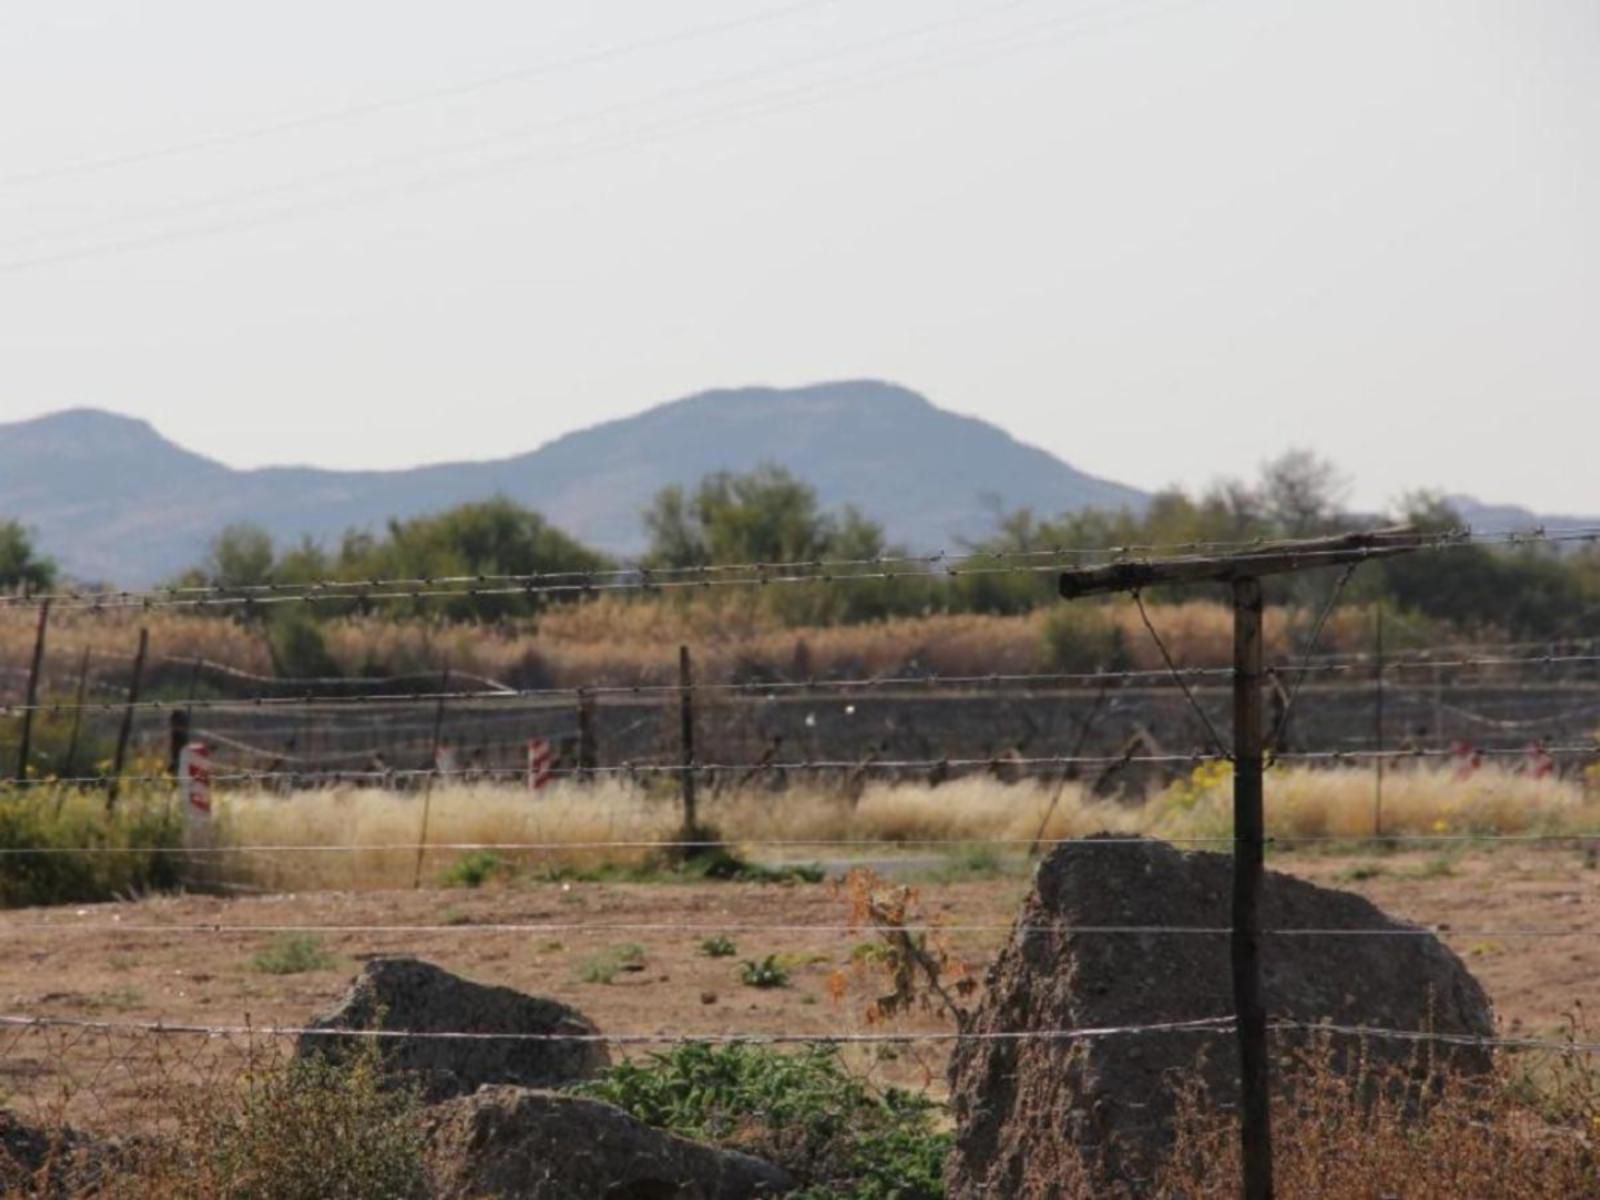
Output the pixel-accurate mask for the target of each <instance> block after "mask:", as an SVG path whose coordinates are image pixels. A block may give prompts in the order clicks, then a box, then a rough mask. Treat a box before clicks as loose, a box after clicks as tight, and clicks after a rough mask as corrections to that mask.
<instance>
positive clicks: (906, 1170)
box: [577, 1044, 950, 1200]
mask: <svg viewBox="0 0 1600 1200" xmlns="http://www.w3.org/2000/svg"><path fill="white" fill-rule="evenodd" d="M577 1090H578V1091H580V1092H582V1093H583V1094H586V1095H590V1096H594V1097H596V1098H597V1099H601V1100H606V1101H609V1102H610V1103H612V1104H615V1105H617V1106H618V1107H620V1108H623V1109H626V1110H627V1111H628V1112H630V1113H632V1114H633V1115H634V1116H635V1117H637V1118H639V1119H640V1120H641V1121H644V1122H646V1123H647V1124H650V1125H654V1126H657V1127H658V1128H662V1129H666V1130H669V1131H671V1132H673V1133H677V1134H681V1135H683V1136H685V1137H690V1138H694V1139H697V1140H701V1141H711V1142H716V1143H719V1144H721V1145H724V1146H728V1147H730V1148H732V1149H736V1150H741V1151H744V1152H745V1153H748V1154H754V1155H756V1156H758V1157H760V1158H764V1159H766V1160H767V1161H769V1162H774V1163H777V1164H778V1165H779V1166H781V1167H783V1168H784V1169H785V1170H787V1171H788V1172H789V1173H790V1174H792V1175H793V1176H794V1177H795V1179H796V1180H797V1181H798V1182H799V1184H800V1186H801V1190H800V1191H798V1192H795V1193H791V1194H792V1195H794V1196H796V1197H803V1198H805V1200H833V1198H835V1197H841V1196H850V1197H853V1198H854V1200H940V1198H941V1197H943V1196H944V1194H945V1193H944V1183H943V1172H944V1160H945V1156H946V1155H947V1154H948V1153H949V1149H950V1135H949V1134H948V1133H945V1132H942V1131H940V1130H939V1129H938V1128H937V1123H938V1116H939V1108H938V1106H937V1105H936V1104H934V1103H933V1101H931V1100H929V1099H927V1098H926V1097H923V1096H920V1095H916V1094H913V1093H911V1092H905V1091H901V1090H899V1089H896V1088H888V1089H885V1090H882V1091H880V1090H878V1089H876V1088H874V1087H872V1086H871V1085H869V1084H867V1083H866V1082H865V1081H864V1080H862V1079H860V1078H859V1077H857V1076H856V1075H854V1074H852V1073H851V1072H850V1071H849V1070H848V1069H847V1068H846V1067H845V1065H844V1063H843V1062H842V1061H841V1059H840V1057H839V1052H838V1050H837V1049H836V1048H834V1047H825V1046H823V1047H813V1048H811V1049H807V1050H802V1051H799V1052H796V1053H785V1052H783V1051H781V1050H777V1049H774V1048H772V1047H770V1046H739V1045H733V1046H704V1045H693V1044H685V1045H680V1046H675V1047H674V1048H673V1049H671V1050H670V1051H667V1052H665V1053H662V1054H655V1055H651V1056H650V1057H648V1058H646V1059H643V1060H629V1061H626V1062H621V1063H618V1064H617V1065H616V1066H614V1067H612V1068H610V1070H608V1071H607V1072H606V1074H605V1075H603V1076H602V1077H601V1078H600V1079H598V1080H596V1081H594V1082H592V1083H588V1084H584V1085H581V1086H580V1087H579V1088H578V1089H577Z"/></svg>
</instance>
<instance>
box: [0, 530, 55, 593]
mask: <svg viewBox="0 0 1600 1200" xmlns="http://www.w3.org/2000/svg"><path fill="white" fill-rule="evenodd" d="M55 578H56V565H55V563H54V562H52V561H51V560H50V559H48V558H45V557H44V556H43V555H41V554H40V553H39V552H38V550H37V549H36V548H35V547H34V544H33V537H32V535H30V534H29V533H28V531H27V530H26V529H24V528H23V527H22V523H21V522H20V521H0V591H19V590H26V591H30V592H36V591H40V590H42V589H44V588H48V587H49V586H50V585H51V584H52V583H54V582H55Z"/></svg>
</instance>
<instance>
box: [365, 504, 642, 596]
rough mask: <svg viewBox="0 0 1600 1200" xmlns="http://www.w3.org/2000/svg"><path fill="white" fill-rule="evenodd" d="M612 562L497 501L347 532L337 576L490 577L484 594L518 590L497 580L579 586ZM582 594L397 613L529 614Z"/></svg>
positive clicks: (516, 506)
mask: <svg viewBox="0 0 1600 1200" xmlns="http://www.w3.org/2000/svg"><path fill="white" fill-rule="evenodd" d="M609 565H610V560H609V559H607V558H606V557H605V556H604V555H603V554H599V553H597V552H596V551H594V550H591V549H589V548H588V547H587V546H584V545H583V544H582V543H580V542H578V541H577V540H575V539H574V538H571V537H569V536H568V535H567V534H565V533H563V532H562V531H561V530H559V529H557V528H556V527H555V526H554V525H551V524H550V523H549V522H548V521H546V520H545V519H544V517H543V516H541V515H540V514H539V513H536V512H533V511H532V510H530V509H527V508H524V507H522V506H521V505H519V504H517V503H515V502H514V501H511V500H508V499H506V498H505V497H500V496H497V497H495V498H494V499H492V500H485V501H481V502H477V503H471V504H459V505H457V506H455V507H454V508H448V509H445V510H444V511H443V512H438V513H432V514H429V515H427V516H422V517H412V518H410V519H409V520H404V521H393V520H392V521H390V522H389V525H388V528H387V530H386V531H385V534H384V536H382V537H374V536H371V535H367V534H360V533H352V534H347V535H346V536H345V538H344V541H343V543H342V544H341V546H340V549H339V555H338V560H337V564H336V572H335V573H336V574H337V575H338V576H339V577H340V578H343V579H349V580H361V579H379V578H397V579H418V580H438V579H445V578H459V577H463V576H466V577H478V576H482V577H485V582H484V587H485V588H486V589H487V590H491V591H493V590H502V591H503V590H504V589H506V588H507V587H512V588H515V587H516V586H518V585H516V584H507V583H506V582H504V581H501V582H498V583H497V582H496V581H495V580H494V579H493V578H492V577H494V576H507V575H516V576H530V575H540V576H551V578H549V579H547V580H543V581H539V582H542V583H544V584H546V585H550V586H564V585H581V584H582V583H584V582H585V580H586V579H587V578H588V577H589V576H590V575H592V574H593V573H594V572H597V571H601V570H604V569H605V568H606V567H608V566H609ZM579 594H580V593H579V592H578V591H573V592H570V593H563V592H554V593H552V592H539V591H527V592H521V593H515V594H510V593H508V594H500V595H479V596H471V595H462V596H460V597H451V598H448V599H437V598H435V599H418V600H416V601H415V602H406V603H402V605H401V607H399V608H396V609H392V611H404V612H413V613H415V612H427V613H443V614H444V615H446V616H448V617H451V618H455V619H467V618H480V619H482V618H496V617H502V616H516V615H525V614H528V613H532V612H535V611H537V610H538V609H539V608H541V607H543V605H544V604H546V603H549V602H551V601H552V600H557V599H561V598H564V597H565V598H571V597H575V596H577V595H579ZM386 611H391V610H390V609H386Z"/></svg>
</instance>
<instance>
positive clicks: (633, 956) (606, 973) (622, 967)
mask: <svg viewBox="0 0 1600 1200" xmlns="http://www.w3.org/2000/svg"><path fill="white" fill-rule="evenodd" d="M642 970H644V947H643V946H641V945H639V944H638V943H637V942H624V943H623V944H622V945H620V946H610V947H607V948H606V949H605V950H602V951H601V952H600V953H599V954H596V955H595V956H594V957H593V958H590V959H586V960H585V961H584V963H583V965H582V966H580V967H579V968H578V978H579V979H581V980H583V982H584V983H615V982H616V978H617V976H618V975H620V974H622V973H623V972H624V971H642Z"/></svg>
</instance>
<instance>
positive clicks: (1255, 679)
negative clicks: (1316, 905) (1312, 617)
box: [1059, 529, 1450, 1200]
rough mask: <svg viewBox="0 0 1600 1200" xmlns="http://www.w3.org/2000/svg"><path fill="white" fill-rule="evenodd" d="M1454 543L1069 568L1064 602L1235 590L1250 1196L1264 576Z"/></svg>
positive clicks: (1255, 551) (1408, 538)
mask: <svg viewBox="0 0 1600 1200" xmlns="http://www.w3.org/2000/svg"><path fill="white" fill-rule="evenodd" d="M1449 540H1450V539H1449V538H1441V537H1435V536H1430V535H1426V534H1422V533H1419V532H1417V531H1416V530H1412V529H1379V530H1371V531H1368V532H1365V533H1352V534H1342V535H1339V536H1336V537H1327V538H1312V539H1306V540H1303V541H1293V542H1264V543H1262V544H1261V545H1259V546H1255V547H1252V548H1250V549H1247V550H1244V551H1241V552H1239V553H1236V554H1226V555H1198V554H1197V555H1185V556H1181V557H1177V558H1169V559H1138V560H1130V561H1123V562H1114V563H1106V564H1103V565H1099V566H1092V567H1081V568H1078V569H1075V570H1069V571H1064V572H1062V574H1061V578H1060V581H1059V590H1060V593H1061V595H1062V597H1063V598H1065V599H1068V600H1072V599H1076V598H1077V597H1080V596H1091V595H1096V594H1102V593H1106V592H1121V591H1133V590H1135V589H1138V588H1147V587H1157V586H1162V585H1170V584H1179V583H1204V582H1220V583H1227V584H1230V585H1231V586H1232V590H1233V836H1234V854H1233V905H1232V918H1231V922H1230V935H1229V958H1230V966H1231V972H1232V977H1233V1001H1234V1014H1235V1018H1236V1020H1237V1021H1238V1039H1239V1115H1240V1131H1239V1136H1240V1142H1241V1149H1242V1151H1243V1162H1242V1168H1243V1169H1242V1172H1241V1175H1242V1178H1241V1194H1242V1195H1243V1196H1244V1197H1245V1200H1271V1197H1272V1194H1273V1187H1272V1125H1271V1114H1270V1100H1271V1079H1270V1071H1269V1062H1268V1057H1267V1011H1266V1003H1265V998H1264V996H1263V995H1262V988H1261V915H1260V902H1261V888H1262V879H1263V877H1264V874H1265V852H1266V819H1265V811H1264V805H1263V786H1262V759H1263V750H1264V744H1263V729H1262V697H1261V686H1262V680H1263V670H1262V661H1263V653H1262V627H1261V577H1262V576H1263V575H1280V574H1284V573H1287V572H1291V571H1303V570H1310V569H1312V568H1315V567H1328V566H1337V565H1341V564H1346V563H1358V562H1362V561H1365V560H1366V559H1369V558H1387V557H1391V556H1393V555H1398V554H1409V553H1411V552H1412V551H1415V550H1420V549H1423V548H1425V547H1427V546H1436V545H1442V544H1445V543H1446V542H1448V541H1449Z"/></svg>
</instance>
